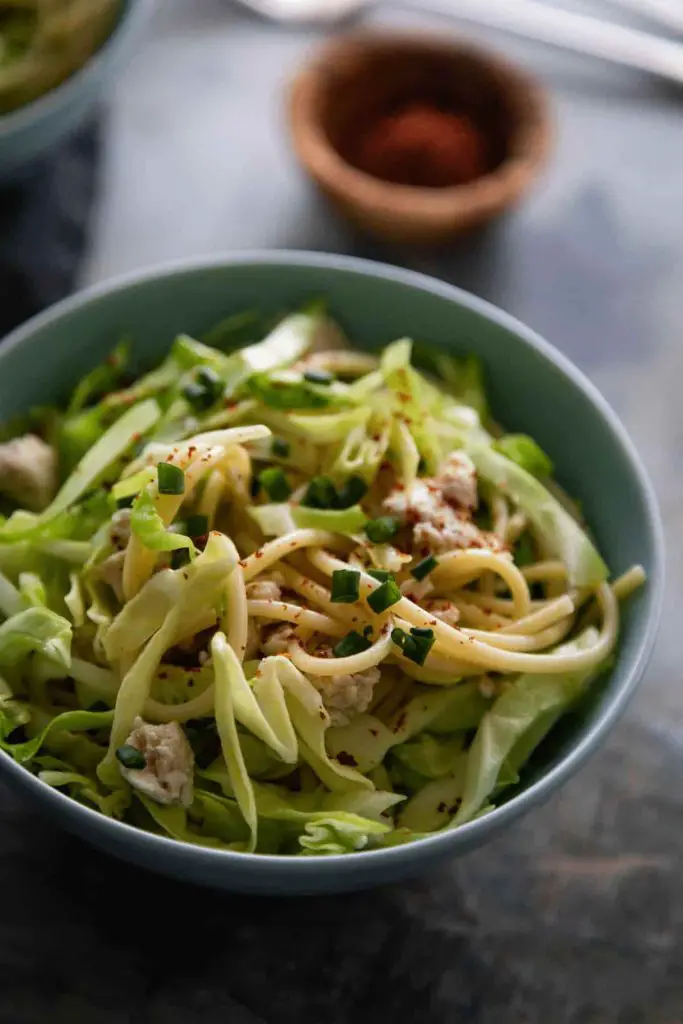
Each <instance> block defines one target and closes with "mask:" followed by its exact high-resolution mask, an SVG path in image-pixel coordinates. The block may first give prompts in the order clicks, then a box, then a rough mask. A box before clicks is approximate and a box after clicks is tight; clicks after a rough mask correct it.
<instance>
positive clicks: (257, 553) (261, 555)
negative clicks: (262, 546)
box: [254, 551, 263, 558]
mask: <svg viewBox="0 0 683 1024" xmlns="http://www.w3.org/2000/svg"><path fill="white" fill-rule="evenodd" d="M254 558H263V552H262V551H255V552H254Z"/></svg>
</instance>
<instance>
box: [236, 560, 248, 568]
mask: <svg viewBox="0 0 683 1024" xmlns="http://www.w3.org/2000/svg"><path fill="white" fill-rule="evenodd" d="M237 564H238V565H239V567H240V569H244V568H245V566H246V564H247V563H246V562H245V561H244V560H242V561H241V562H238V563H237Z"/></svg>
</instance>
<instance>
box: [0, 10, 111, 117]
mask: <svg viewBox="0 0 683 1024" xmlns="http://www.w3.org/2000/svg"><path fill="white" fill-rule="evenodd" d="M120 10H121V0H0V114H3V113H7V112H8V111H11V110H15V109H16V108H17V107H22V106H24V104H26V103H30V102H32V101H33V100H35V99H37V98H38V97H39V96H42V95H43V93H46V92H48V91H49V90H50V89H54V88H55V86H57V85H59V84H60V83H61V82H63V81H64V79H66V78H68V77H69V75H72V74H73V73H74V71H77V70H78V68H80V67H82V66H83V65H84V64H85V63H86V62H87V61H88V60H89V59H90V57H91V56H92V55H93V53H94V52H95V51H96V50H97V49H99V47H100V46H101V45H102V43H103V42H104V40H105V39H106V38H107V36H108V35H109V33H110V32H111V30H112V28H113V27H114V23H115V21H116V17H117V15H118V13H119V11H120Z"/></svg>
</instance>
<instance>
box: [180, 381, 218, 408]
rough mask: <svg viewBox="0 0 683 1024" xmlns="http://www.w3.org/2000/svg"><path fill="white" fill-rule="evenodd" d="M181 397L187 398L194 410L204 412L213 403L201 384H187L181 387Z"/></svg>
mask: <svg viewBox="0 0 683 1024" xmlns="http://www.w3.org/2000/svg"><path fill="white" fill-rule="evenodd" d="M183 398H186V399H187V401H188V402H189V404H190V405H191V406H192V408H193V409H194V411H195V412H206V410H207V409H210V408H211V406H212V405H213V398H212V397H211V394H210V392H209V391H207V390H206V388H203V387H202V386H201V384H194V383H192V384H187V385H186V386H185V387H184V388H183Z"/></svg>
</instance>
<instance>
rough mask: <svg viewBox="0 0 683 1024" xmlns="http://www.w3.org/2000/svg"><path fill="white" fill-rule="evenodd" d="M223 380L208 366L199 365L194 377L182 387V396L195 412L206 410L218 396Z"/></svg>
mask: <svg viewBox="0 0 683 1024" xmlns="http://www.w3.org/2000/svg"><path fill="white" fill-rule="evenodd" d="M222 392H223V381H222V380H221V378H220V377H219V376H218V374H217V373H216V371H215V370H212V369H211V367H210V366H200V367H199V369H198V370H197V372H196V374H195V379H194V380H193V381H192V382H191V383H189V384H187V385H186V386H185V387H184V388H183V396H184V397H185V398H186V399H187V401H188V402H189V403H190V405H191V406H192V408H193V409H194V410H195V411H196V412H206V410H207V409H210V408H211V406H212V405H214V404H215V402H216V401H217V400H218V399H219V398H220V396H221V394H222Z"/></svg>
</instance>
